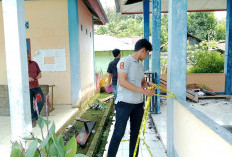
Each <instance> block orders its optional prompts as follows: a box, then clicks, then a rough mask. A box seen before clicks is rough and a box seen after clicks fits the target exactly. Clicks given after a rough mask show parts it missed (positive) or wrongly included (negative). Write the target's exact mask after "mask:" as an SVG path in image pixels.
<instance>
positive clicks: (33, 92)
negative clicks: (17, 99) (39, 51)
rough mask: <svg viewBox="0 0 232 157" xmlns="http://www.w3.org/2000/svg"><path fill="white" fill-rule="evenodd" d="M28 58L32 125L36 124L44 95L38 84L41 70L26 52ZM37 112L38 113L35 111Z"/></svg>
mask: <svg viewBox="0 0 232 157" xmlns="http://www.w3.org/2000/svg"><path fill="white" fill-rule="evenodd" d="M27 60H28V74H29V88H30V102H31V119H32V127H35V126H36V123H37V120H38V114H40V111H41V110H42V108H43V105H44V95H43V92H42V90H41V88H40V85H39V81H38V80H39V79H40V78H42V74H41V70H40V68H39V66H38V64H37V63H36V62H35V61H32V60H31V54H30V53H27ZM33 100H36V102H37V107H38V108H37V107H36V106H34V104H36V103H33ZM37 112H38V113H37Z"/></svg>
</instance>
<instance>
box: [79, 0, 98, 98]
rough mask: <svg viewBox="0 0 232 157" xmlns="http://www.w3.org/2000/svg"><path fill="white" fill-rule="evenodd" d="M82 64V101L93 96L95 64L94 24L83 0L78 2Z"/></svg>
mask: <svg viewBox="0 0 232 157" xmlns="http://www.w3.org/2000/svg"><path fill="white" fill-rule="evenodd" d="M78 12H79V32H80V33H79V34H80V37H79V39H80V52H81V53H80V62H81V76H80V77H81V97H82V101H83V100H84V101H85V99H88V97H89V96H91V95H93V92H94V89H95V85H94V68H93V67H94V65H93V64H94V62H93V52H94V51H93V30H92V29H93V22H92V14H91V13H90V12H89V10H88V8H87V7H86V6H85V4H84V3H83V1H82V0H78Z"/></svg>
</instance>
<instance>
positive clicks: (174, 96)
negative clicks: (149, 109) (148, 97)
mask: <svg viewBox="0 0 232 157" xmlns="http://www.w3.org/2000/svg"><path fill="white" fill-rule="evenodd" d="M154 87H157V88H160V89H162V90H163V91H165V92H167V95H161V94H154V95H155V96H162V97H171V98H176V95H175V94H173V93H172V92H170V91H168V90H167V89H165V88H163V87H161V86H158V85H157V84H154V85H153V87H152V88H154ZM168 93H169V94H170V95H168Z"/></svg>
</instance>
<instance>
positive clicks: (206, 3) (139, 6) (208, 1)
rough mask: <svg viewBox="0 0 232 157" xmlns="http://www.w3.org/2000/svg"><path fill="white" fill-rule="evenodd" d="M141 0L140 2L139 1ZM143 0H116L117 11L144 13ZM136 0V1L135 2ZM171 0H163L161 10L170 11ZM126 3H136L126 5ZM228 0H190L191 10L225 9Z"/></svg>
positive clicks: (189, 9) (189, 6)
mask: <svg viewBox="0 0 232 157" xmlns="http://www.w3.org/2000/svg"><path fill="white" fill-rule="evenodd" d="M138 1H140V2H138ZM142 1H143V0H115V5H116V9H117V11H119V12H121V13H122V14H141V13H143V2H142ZM134 2H136V3H134ZM168 2H169V0H161V12H168ZM126 3H134V4H129V5H125V4H126ZM151 6H152V1H150V12H152V7H151ZM226 6H227V0H188V11H189V12H200V11H201V12H203V11H225V10H226Z"/></svg>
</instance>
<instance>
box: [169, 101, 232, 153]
mask: <svg viewBox="0 0 232 157" xmlns="http://www.w3.org/2000/svg"><path fill="white" fill-rule="evenodd" d="M187 108H188V109H187ZM173 124H174V147H175V150H176V153H177V154H178V156H179V157H219V156H223V157H231V155H232V142H231V139H232V137H231V133H229V131H227V130H225V129H224V128H222V127H220V126H218V125H217V124H216V123H215V122H213V121H212V120H211V119H209V118H208V117H206V116H205V115H203V114H202V113H200V112H199V111H196V110H194V109H193V108H191V107H189V105H188V104H186V105H185V106H184V104H183V103H180V102H179V101H177V100H174V123H173ZM228 141H229V142H228Z"/></svg>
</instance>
